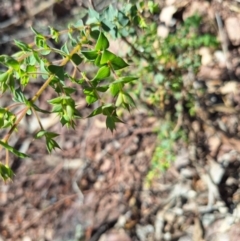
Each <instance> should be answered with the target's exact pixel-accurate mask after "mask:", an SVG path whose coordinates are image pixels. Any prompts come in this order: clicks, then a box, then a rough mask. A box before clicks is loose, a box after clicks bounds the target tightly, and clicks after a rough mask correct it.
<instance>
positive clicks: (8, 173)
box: [0, 163, 14, 181]
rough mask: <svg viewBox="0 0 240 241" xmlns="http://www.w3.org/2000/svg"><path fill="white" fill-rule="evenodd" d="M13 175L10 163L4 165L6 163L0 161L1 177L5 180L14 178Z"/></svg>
mask: <svg viewBox="0 0 240 241" xmlns="http://www.w3.org/2000/svg"><path fill="white" fill-rule="evenodd" d="M13 175H14V174H13V171H12V169H11V168H10V167H9V166H8V165H4V164H2V163H0V177H1V178H2V179H3V180H4V181H7V180H9V179H12V178H13Z"/></svg>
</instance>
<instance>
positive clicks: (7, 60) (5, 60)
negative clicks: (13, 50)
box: [0, 55, 20, 70]
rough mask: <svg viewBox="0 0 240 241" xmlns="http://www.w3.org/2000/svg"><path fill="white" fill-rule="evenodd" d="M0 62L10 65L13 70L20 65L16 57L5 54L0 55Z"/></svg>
mask: <svg viewBox="0 0 240 241" xmlns="http://www.w3.org/2000/svg"><path fill="white" fill-rule="evenodd" d="M0 63H2V64H4V65H6V66H8V67H12V68H13V69H15V70H18V69H19V67H20V64H19V62H18V61H17V60H16V59H14V58H12V57H10V56H7V55H1V56H0Z"/></svg>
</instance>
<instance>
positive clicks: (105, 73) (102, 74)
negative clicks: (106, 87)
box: [92, 66, 111, 83]
mask: <svg viewBox="0 0 240 241" xmlns="http://www.w3.org/2000/svg"><path fill="white" fill-rule="evenodd" d="M110 73H111V71H110V67H108V66H103V67H101V68H100V69H99V70H98V72H97V74H96V75H95V77H94V78H93V79H92V82H95V83H98V82H99V81H101V80H103V79H104V78H107V77H109V76H110Z"/></svg>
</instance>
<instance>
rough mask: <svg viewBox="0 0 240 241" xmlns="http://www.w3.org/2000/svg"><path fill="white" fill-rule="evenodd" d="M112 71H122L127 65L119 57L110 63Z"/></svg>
mask: <svg viewBox="0 0 240 241" xmlns="http://www.w3.org/2000/svg"><path fill="white" fill-rule="evenodd" d="M111 64H112V67H113V69H114V70H119V69H123V68H125V67H127V66H128V64H127V63H126V62H125V61H124V60H123V59H122V58H120V57H116V58H114V59H113V60H112V61H111Z"/></svg>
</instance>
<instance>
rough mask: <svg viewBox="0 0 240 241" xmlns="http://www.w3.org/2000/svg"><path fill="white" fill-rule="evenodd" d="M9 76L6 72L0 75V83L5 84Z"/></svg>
mask: <svg viewBox="0 0 240 241" xmlns="http://www.w3.org/2000/svg"><path fill="white" fill-rule="evenodd" d="M9 75H10V73H9V72H8V71H7V72H4V73H2V74H0V82H7V80H8V78H9Z"/></svg>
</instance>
